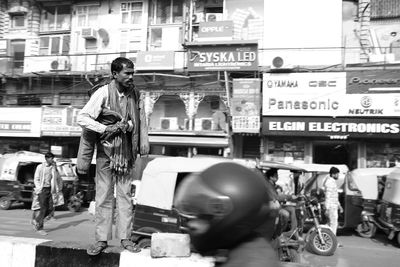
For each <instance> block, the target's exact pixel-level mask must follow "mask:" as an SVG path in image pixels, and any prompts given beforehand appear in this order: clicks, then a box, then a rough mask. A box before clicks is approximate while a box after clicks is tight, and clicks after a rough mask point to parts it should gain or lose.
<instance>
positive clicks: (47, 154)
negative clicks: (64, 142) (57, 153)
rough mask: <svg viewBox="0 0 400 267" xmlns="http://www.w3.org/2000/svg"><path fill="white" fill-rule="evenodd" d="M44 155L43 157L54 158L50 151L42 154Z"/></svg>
mask: <svg viewBox="0 0 400 267" xmlns="http://www.w3.org/2000/svg"><path fill="white" fill-rule="evenodd" d="M44 157H45V158H46V159H50V158H54V154H53V153H51V152H47V153H46V154H44Z"/></svg>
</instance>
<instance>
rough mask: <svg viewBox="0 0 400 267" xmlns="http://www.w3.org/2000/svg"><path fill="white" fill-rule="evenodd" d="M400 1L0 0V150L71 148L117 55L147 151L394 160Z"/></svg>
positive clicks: (65, 151)
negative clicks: (140, 114)
mask: <svg viewBox="0 0 400 267" xmlns="http://www.w3.org/2000/svg"><path fill="white" fill-rule="evenodd" d="M289 7H290V8H289ZM299 10H301V12H299ZM399 10H400V7H399V3H398V1H394V0H359V1H340V0H326V1H320V0H309V1H298V0H266V1H264V0H248V1H238V0H167V1H165V0H163V1H161V0H141V1H136V0H135V1H123V0H121V1H119V0H118V1H117V0H112V1H108V0H107V1H105V0H91V1H88V0H86V1H78V0H75V1H72V0H60V1H57V0H6V1H1V3H0V76H1V87H0V102H1V107H0V109H2V112H1V113H0V125H1V128H2V130H0V136H1V137H0V153H4V152H7V151H15V150H22V149H23V150H31V151H47V150H49V149H54V150H56V151H58V152H59V153H60V154H61V155H62V156H69V157H75V156H76V152H77V148H78V144H79V136H80V128H79V127H78V126H77V125H76V115H77V113H78V112H79V110H80V108H81V107H82V106H83V105H84V104H85V103H86V101H87V100H88V95H87V91H88V90H89V89H90V88H91V87H92V86H93V85H95V84H97V83H100V82H102V81H103V80H105V79H108V78H109V76H110V73H109V72H110V63H111V61H112V60H113V59H114V58H116V57H118V56H125V57H128V58H131V59H132V60H133V61H134V62H135V63H136V69H137V72H136V73H135V84H136V86H137V87H138V88H139V89H140V90H141V91H142V93H143V96H144V101H145V105H146V115H147V119H148V123H149V126H150V143H151V152H152V153H155V154H166V155H182V156H193V155H196V154H208V155H220V156H228V155H231V156H235V157H244V158H265V159H274V160H279V161H285V162H296V161H299V162H306V163H312V162H315V163H332V164H346V165H348V166H349V168H356V167H372V166H391V165H393V164H396V162H397V157H399V158H400V152H399V153H398V150H399V151H400V149H397V148H400V143H399V144H398V143H397V141H396V140H397V139H396V138H397V128H398V126H397V122H396V120H397V118H398V113H397V99H398V97H399V96H398V95H397V93H398V91H397V89H398V88H397V87H396V86H397V85H398V84H397V83H398V78H397V77H398V73H399V68H398V63H399V62H400V54H399V53H400V52H399V51H400V50H399V43H400V41H399V40H400V39H399V38H400V28H399V26H398V25H400V24H399V23H398V20H399V19H400V11H399ZM382 106H383V107H382ZM13 114H15V115H13ZM10 118H12V119H10ZM379 144H384V145H379Z"/></svg>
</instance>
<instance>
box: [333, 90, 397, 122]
mask: <svg viewBox="0 0 400 267" xmlns="http://www.w3.org/2000/svg"><path fill="white" fill-rule="evenodd" d="M341 102H342V103H343V105H341V107H342V110H341V111H340V115H341V116H347V117H393V116H399V115H400V92H399V94H347V95H346V96H345V97H344V98H343V100H341Z"/></svg>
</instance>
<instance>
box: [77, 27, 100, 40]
mask: <svg viewBox="0 0 400 267" xmlns="http://www.w3.org/2000/svg"><path fill="white" fill-rule="evenodd" d="M81 34H82V37H83V38H85V39H97V32H96V30H95V29H93V28H83V29H82V31H81Z"/></svg>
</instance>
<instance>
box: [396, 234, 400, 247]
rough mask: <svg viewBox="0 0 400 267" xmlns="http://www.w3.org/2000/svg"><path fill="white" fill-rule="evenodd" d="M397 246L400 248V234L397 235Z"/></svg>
mask: <svg viewBox="0 0 400 267" xmlns="http://www.w3.org/2000/svg"><path fill="white" fill-rule="evenodd" d="M397 245H399V246H400V232H398V233H397Z"/></svg>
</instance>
